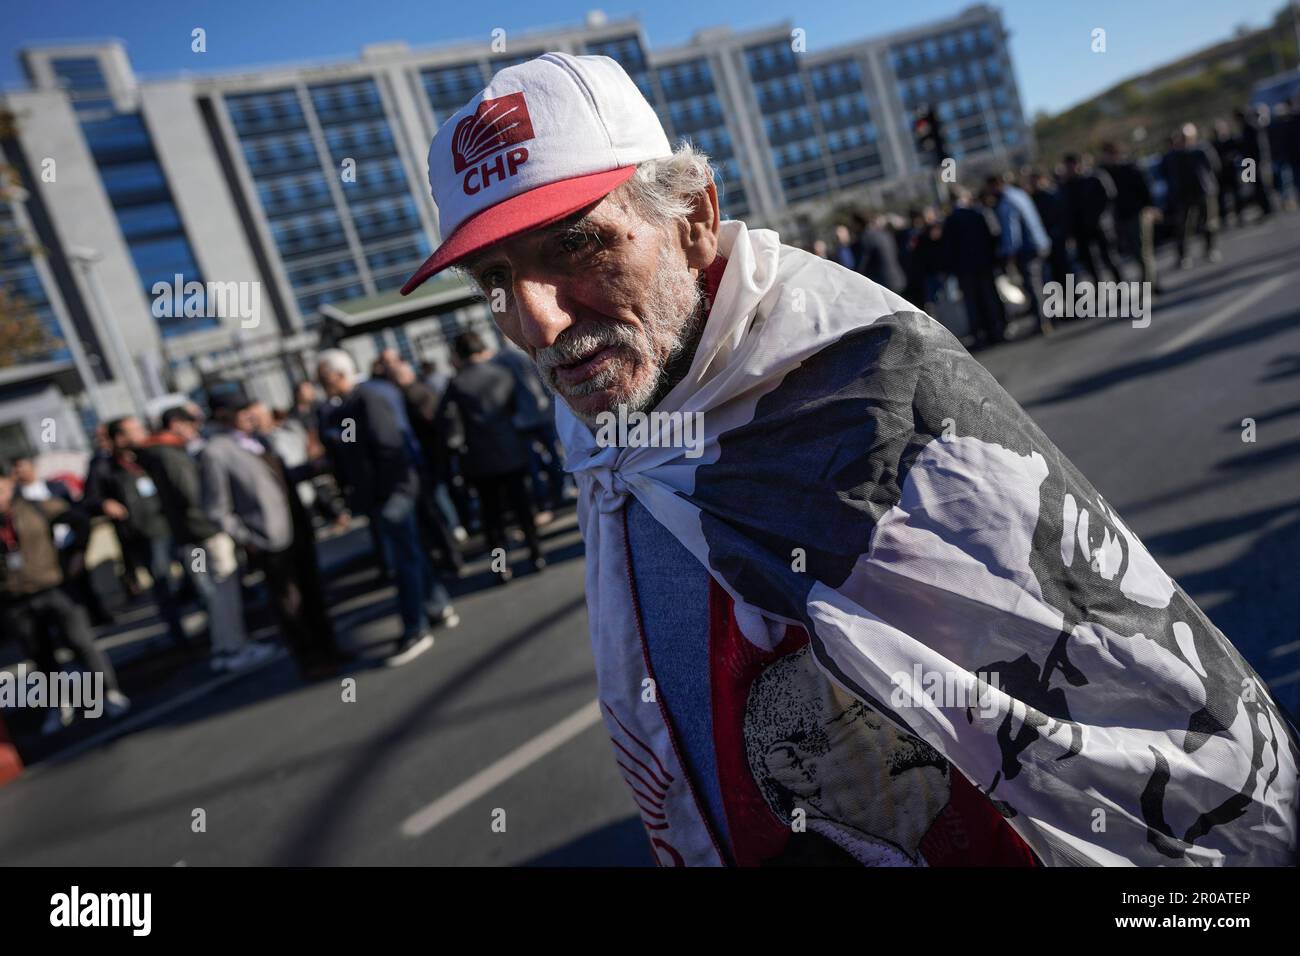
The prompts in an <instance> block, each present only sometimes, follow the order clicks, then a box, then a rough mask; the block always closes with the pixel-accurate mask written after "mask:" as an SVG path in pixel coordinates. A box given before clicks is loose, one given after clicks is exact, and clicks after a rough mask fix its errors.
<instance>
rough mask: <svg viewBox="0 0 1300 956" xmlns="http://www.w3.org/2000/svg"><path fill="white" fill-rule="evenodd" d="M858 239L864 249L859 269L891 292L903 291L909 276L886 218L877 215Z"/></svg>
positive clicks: (859, 261)
mask: <svg viewBox="0 0 1300 956" xmlns="http://www.w3.org/2000/svg"><path fill="white" fill-rule="evenodd" d="M858 241H859V243H860V245H861V249H862V258H861V259H859V260H858V271H859V272H861V273H862V274H863V275H864V276H866V277H867V278H868V279H870V280H871V281H872V282H876V283H879V284H880V285H883V286H884V287H885V288H886V289H888V290H889V291H890V292H902V291H903V288H904V286H906V285H907V277H906V276H905V275H903V267H902V266H900V265H899V264H898V244H897V243H896V242H895V241H894V236H893V234H892V233H891V232H890V231H889V229H888V228H886V222H885V218H884V217H883V216H877V217H875V219H873V220H872V221H871V223H870V224H869V225H866V228H864V229H863V230H862V235H861V237H860V239H859V240H858Z"/></svg>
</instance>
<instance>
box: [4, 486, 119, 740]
mask: <svg viewBox="0 0 1300 956" xmlns="http://www.w3.org/2000/svg"><path fill="white" fill-rule="evenodd" d="M68 512H69V506H68V503H67V502H66V501H63V500H62V499H60V498H54V497H51V498H48V499H46V500H44V501H39V502H31V501H27V500H26V499H24V498H23V497H22V496H21V495H20V494H18V493H17V491H16V484H15V481H14V478H13V475H12V474H11V473H9V471H8V470H0V556H2V557H3V564H0V634H3V635H5V636H7V637H8V636H12V637H17V638H18V639H19V640H20V641H21V642H22V643H23V646H24V650H25V652H26V653H27V654H28V655H29V656H30V657H31V658H32V659H33V660H34V661H35V663H36V667H37V669H38V670H39V671H41V672H43V673H44V674H45V675H46V676H47V678H48V677H50V676H52V675H53V674H55V673H57V672H58V671H59V670H60V669H61V667H60V665H59V662H58V659H57V658H56V656H55V638H54V634H55V633H56V632H57V633H58V634H61V635H62V637H63V641H64V642H65V643H66V644H67V646H68V648H69V649H70V650H71V651H72V653H73V654H74V655H75V657H76V659H77V660H78V661H80V662H81V664H82V665H83V666H84V667H85V668H86V669H87V670H89V671H90V672H91V673H95V674H102V675H103V680H104V688H105V691H106V693H105V697H106V701H105V710H106V712H107V713H108V714H109V716H113V717H116V716H119V715H121V714H123V713H125V712H126V711H127V710H128V709H129V708H130V706H131V702H130V701H129V700H128V699H127V698H126V695H125V694H123V693H122V692H121V690H119V689H118V686H117V674H116V673H115V672H114V670H113V665H112V663H110V662H109V660H108V657H107V656H105V654H104V653H103V652H102V651H101V650H100V649H99V648H97V647H96V646H95V639H94V636H93V634H92V633H91V630H90V621H89V620H88V619H87V618H86V612H85V610H84V609H83V608H81V607H80V606H79V605H77V604H76V603H75V602H74V601H73V600H72V599H71V598H70V597H68V595H67V594H66V593H65V592H64V590H63V587H62V585H63V570H62V568H61V567H60V565H59V554H58V549H57V548H56V547H55V544H54V536H53V532H52V530H51V521H52V520H54V519H56V518H59V517H64V516H66V515H67V514H68ZM71 719H72V711H71V709H70V707H54V708H52V709H51V711H50V714H49V716H48V717H47V718H46V721H45V725H44V727H43V728H42V730H43V732H44V733H54V732H55V731H57V730H59V729H60V728H62V727H64V726H67V724H68V723H70V722H71Z"/></svg>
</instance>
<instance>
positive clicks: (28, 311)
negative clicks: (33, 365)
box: [0, 285, 62, 368]
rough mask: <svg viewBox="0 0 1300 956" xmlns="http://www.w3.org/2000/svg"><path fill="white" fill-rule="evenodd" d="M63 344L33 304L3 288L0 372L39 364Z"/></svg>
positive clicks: (1, 288) (1, 296)
mask: <svg viewBox="0 0 1300 956" xmlns="http://www.w3.org/2000/svg"><path fill="white" fill-rule="evenodd" d="M61 344H62V343H61V342H60V341H59V340H58V338H56V337H55V336H54V335H51V334H50V330H49V329H48V328H47V327H46V325H45V323H44V322H42V321H41V317H40V315H38V314H37V312H36V310H35V309H33V308H32V306H31V303H29V302H28V301H27V300H25V299H23V298H22V297H21V296H18V295H14V294H13V292H12V291H11V290H9V289H8V288H6V287H5V286H2V285H0V368H11V367H13V366H15V365H22V364H23V363H24V362H33V361H38V360H40V359H43V358H45V357H46V356H48V355H49V353H50V352H52V351H54V350H55V349H57V348H58V347H59V346H60V345H61Z"/></svg>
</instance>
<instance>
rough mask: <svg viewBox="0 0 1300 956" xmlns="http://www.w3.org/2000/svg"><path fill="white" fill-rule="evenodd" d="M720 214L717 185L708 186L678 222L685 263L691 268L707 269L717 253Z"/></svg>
mask: <svg viewBox="0 0 1300 956" xmlns="http://www.w3.org/2000/svg"><path fill="white" fill-rule="evenodd" d="M721 227H722V216H721V214H720V213H719V212H718V187H717V186H716V185H714V184H713V183H709V185H708V188H707V189H706V190H705V191H704V192H702V193H699V194H698V195H697V196H696V197H695V205H694V206H693V207H692V209H691V211H690V214H689V215H688V216H687V217H686V219H685V220H683V221H681V223H680V230H679V231H680V233H681V237H682V246H683V250H684V251H685V253H686V265H687V266H689V267H690V268H692V269H707V268H708V267H709V266H710V265H712V264H713V260H714V259H715V258H716V257H717V255H718V233H719V232H720V230H721Z"/></svg>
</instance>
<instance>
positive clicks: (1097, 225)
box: [1061, 153, 1124, 282]
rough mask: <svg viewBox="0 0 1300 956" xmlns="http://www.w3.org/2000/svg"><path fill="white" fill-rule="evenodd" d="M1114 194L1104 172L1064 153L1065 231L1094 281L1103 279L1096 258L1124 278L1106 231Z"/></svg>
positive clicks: (1062, 186) (1063, 197)
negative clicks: (1107, 216) (1106, 219)
mask: <svg viewBox="0 0 1300 956" xmlns="http://www.w3.org/2000/svg"><path fill="white" fill-rule="evenodd" d="M1114 196H1115V187H1114V184H1113V183H1111V181H1110V177H1109V176H1107V175H1106V174H1105V173H1101V174H1100V175H1099V174H1098V173H1097V172H1096V171H1095V170H1092V169H1089V168H1088V167H1087V166H1085V165H1084V163H1083V161H1082V160H1081V159H1080V158H1079V157H1078V156H1076V155H1074V154H1073V153H1069V154H1067V155H1066V156H1065V177H1064V178H1063V179H1062V180H1061V198H1062V200H1064V202H1065V224H1066V231H1067V232H1068V233H1069V236H1070V238H1071V239H1073V240H1074V249H1075V252H1076V253H1077V254H1078V256H1079V264H1080V265H1081V266H1083V269H1084V271H1085V272H1087V273H1088V275H1090V276H1091V277H1092V280H1093V281H1094V282H1100V281H1102V279H1103V278H1104V277H1103V276H1102V274H1101V273H1100V272H1099V271H1098V269H1097V261H1096V259H1094V258H1093V248H1094V247H1096V254H1097V258H1098V259H1100V260H1101V264H1102V265H1103V266H1105V267H1106V270H1107V271H1108V272H1109V273H1110V274H1111V276H1112V277H1113V278H1114V280H1115V281H1116V282H1120V281H1122V280H1123V278H1124V277H1123V276H1122V275H1121V274H1120V271H1119V267H1118V266H1116V265H1115V260H1114V259H1112V258H1111V254H1110V237H1109V236H1108V235H1107V234H1106V226H1105V223H1104V222H1103V217H1104V216H1105V215H1106V209H1107V207H1108V206H1109V205H1110V203H1111V200H1112V199H1113V198H1114Z"/></svg>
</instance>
